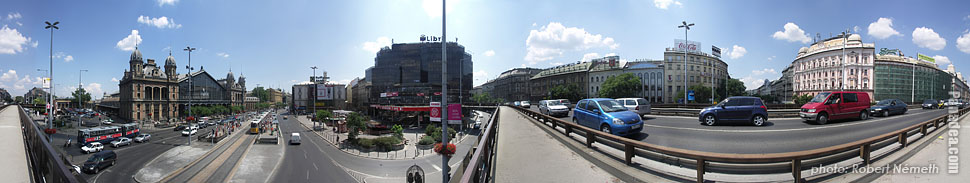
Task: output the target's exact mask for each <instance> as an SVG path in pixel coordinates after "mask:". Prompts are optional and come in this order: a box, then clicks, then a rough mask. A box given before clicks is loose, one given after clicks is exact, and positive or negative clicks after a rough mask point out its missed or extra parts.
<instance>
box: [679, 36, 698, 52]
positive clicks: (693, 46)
mask: <svg viewBox="0 0 970 183" xmlns="http://www.w3.org/2000/svg"><path fill="white" fill-rule="evenodd" d="M700 47H701V43H700V42H697V41H684V40H683V39H675V40H674V48H676V49H677V50H678V51H684V50H687V51H698V50H697V48H700Z"/></svg>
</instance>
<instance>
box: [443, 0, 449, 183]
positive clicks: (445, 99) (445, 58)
mask: <svg viewBox="0 0 970 183" xmlns="http://www.w3.org/2000/svg"><path fill="white" fill-rule="evenodd" d="M446 12H447V8H446V6H445V0H441V107H442V108H444V109H445V110H444V111H441V145H442V148H441V149H447V148H446V147H448V146H447V145H448V144H449V143H448V136H449V135H451V134H448V112H449V111H450V110H449V109H448V41H447V39H445V38H446V37H445V33H446V32H447V31H445V30H446V29H445V27H446V26H445V22H446V21H445V13H446ZM450 169H451V167H449V166H448V156H441V182H448V179H450V178H451V175H449V174H450V172H451V170H450Z"/></svg>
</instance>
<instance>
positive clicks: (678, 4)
mask: <svg viewBox="0 0 970 183" xmlns="http://www.w3.org/2000/svg"><path fill="white" fill-rule="evenodd" d="M440 3H441V1H431V0H360V1H335V0H323V1H318V0H312V1H311V0H291V1H232V0H204V1H203V0H105V1H69V0H37V1H5V2H4V3H3V6H0V26H2V27H0V72H2V75H0V88H5V89H7V90H8V91H9V92H10V93H11V95H14V96H17V95H23V94H24V93H25V92H26V91H27V90H29V89H30V88H32V87H35V86H40V84H41V77H45V76H46V75H47V73H46V71H37V70H38V69H44V70H47V69H48V68H49V67H50V64H49V62H50V59H51V57H50V55H52V53H51V52H53V65H54V66H53V67H54V68H53V69H54V77H53V78H54V79H53V80H54V83H55V87H56V89H57V91H56V92H57V93H58V95H61V96H66V95H63V94H67V93H69V91H73V90H74V89H75V88H77V86H78V82H80V83H81V85H82V86H83V87H84V88H85V89H86V90H87V91H89V92H91V93H92V94H93V97H94V98H100V97H101V96H102V94H103V93H108V94H110V93H114V92H117V91H118V80H119V79H121V78H122V76H123V75H124V71H125V70H126V69H128V60H129V56H130V55H131V52H132V50H133V49H134V47H135V46H136V44H137V47H138V49H139V50H140V51H141V52H142V54H143V55H144V58H145V59H155V60H156V62H159V63H160V64H161V63H163V61H164V60H165V57H167V56H168V55H169V54H170V53H171V54H172V56H174V57H175V59H176V63H177V64H178V65H179V69H178V73H186V72H187V71H186V70H185V65H187V64H188V58H189V53H188V52H186V51H183V48H185V47H188V46H191V47H193V48H197V49H198V50H196V51H193V52H192V53H191V54H192V55H191V57H192V61H193V62H192V66H194V67H195V68H196V69H198V68H203V69H205V70H206V71H208V72H209V73H210V74H211V75H213V76H214V77H216V78H224V77H225V76H226V74H227V73H228V72H229V71H230V69H231V71H232V72H233V74H234V75H235V76H237V77H238V76H239V75H244V76H246V80H247V86H248V87H249V89H252V88H253V87H256V86H257V85H258V86H263V87H272V88H283V89H284V90H286V91H289V88H290V86H291V85H292V84H294V83H299V82H302V81H305V80H308V78H309V77H310V76H311V75H313V74H314V73H313V70H312V69H310V67H312V66H317V67H318V68H319V69H317V71H316V74H317V75H322V73H323V72H327V74H328V76H330V77H331V80H332V81H334V82H338V83H348V82H350V81H351V80H353V79H354V78H362V77H364V70H365V69H366V68H368V67H371V66H373V65H374V57H375V53H376V52H377V51H378V50H380V48H381V47H384V46H388V45H390V44H392V42H393V43H409V42H418V41H419V40H418V38H419V36H420V35H433V36H440V35H441V23H442V20H441V18H442V17H441V13H442V12H441V11H442V10H441V9H442V8H441V4H440ZM447 5H448V6H447V8H445V9H446V11H447V16H446V17H447V36H446V39H447V40H449V41H455V40H457V42H458V43H459V44H461V45H463V46H464V47H465V49H466V52H468V53H470V54H471V55H472V60H473V62H474V65H473V67H474V69H473V70H474V71H475V73H474V77H475V78H474V79H473V80H474V83H475V85H480V84H482V83H484V82H485V81H487V80H489V79H494V78H495V77H496V76H498V75H499V74H501V73H502V72H503V71H506V70H509V69H511V68H516V67H533V68H549V67H553V66H556V65H560V64H567V63H575V62H577V61H584V60H589V59H591V58H599V57H604V56H607V55H618V56H620V58H621V59H623V60H629V61H632V60H636V59H662V58H663V50H664V48H667V47H672V45H673V44H674V39H684V30H683V29H679V28H677V27H676V26H677V25H680V24H681V22H682V21H687V22H688V23H694V24H695V26H693V27H692V28H691V30H690V31H689V33H688V35H687V36H688V37H687V38H688V39H689V40H691V41H699V42H701V44H702V47H701V50H710V46H711V45H715V46H718V47H720V48H721V49H722V55H723V56H722V60H724V61H725V62H727V63H728V65H729V69H728V71H729V73H730V75H731V77H733V78H738V79H741V80H742V81H744V82H745V85H746V86H747V87H748V88H749V89H751V88H755V87H757V86H759V85H760V84H761V83H762V82H763V80H764V79H769V80H775V79H778V77H780V75H781V71H782V70H783V69H784V68H785V67H786V66H787V65H788V64H790V63H791V62H792V60H794V58H795V56H796V54H797V50H798V48H800V47H803V46H809V44H810V43H811V41H812V38H813V37H815V35H816V34H820V35H821V36H822V38H823V39H824V38H828V37H830V35H836V34H838V33H840V32H841V31H844V30H846V29H848V30H850V31H852V32H853V33H857V34H860V35H861V36H862V40H863V42H866V43H875V45H876V49H877V50H878V49H880V48H890V49H893V48H898V49H900V50H902V52H903V53H905V54H906V55H907V56H912V55H915V53H917V52H918V53H921V54H925V55H929V56H933V57H936V58H937V59H936V60H937V63H938V64H940V65H941V67H943V68H945V67H946V66H947V65H948V64H949V63H953V64H954V65H955V67H956V68H957V71H970V62H968V59H970V8H966V7H970V2H966V1H956V0H954V1H933V0H930V1H920V2H919V3H912V2H907V1H896V0H889V1H848V2H843V1H835V0H822V1H767V0H749V1H687V0H535V1H514V0H448V1H447ZM45 21H51V22H54V21H59V22H60V24H58V26H59V27H60V29H57V30H54V32H53V50H51V46H52V45H51V30H49V29H44V26H45V24H44V22H45ZM708 52H709V51H708ZM79 70H88V72H83V73H82V72H80V71H79ZM79 75H80V79H81V80H80V81H79Z"/></svg>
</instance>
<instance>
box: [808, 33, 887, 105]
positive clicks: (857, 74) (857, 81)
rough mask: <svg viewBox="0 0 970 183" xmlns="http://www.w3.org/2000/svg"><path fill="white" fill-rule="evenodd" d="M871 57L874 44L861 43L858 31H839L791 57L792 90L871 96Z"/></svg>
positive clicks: (872, 58)
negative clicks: (844, 92)
mask: <svg viewBox="0 0 970 183" xmlns="http://www.w3.org/2000/svg"><path fill="white" fill-rule="evenodd" d="M874 57H875V45H874V44H873V43H863V42H862V38H861V36H859V35H858V34H851V35H839V36H836V37H832V38H829V39H825V40H821V41H817V42H815V43H813V44H812V45H811V46H809V47H802V48H800V49H799V50H798V56H797V57H796V58H795V60H794V61H792V67H793V68H792V69H794V72H793V75H792V82H793V84H794V85H793V87H794V93H795V95H806V94H807V95H812V96H814V95H816V94H818V93H821V92H826V91H840V90H844V91H858V92H866V93H869V96H870V97H873V96H875V95H874V93H873V83H872V80H873V73H874V72H873V64H874V60H875V58H874ZM843 58H844V59H843ZM843 60H845V61H844V62H843ZM843 81H844V82H843Z"/></svg>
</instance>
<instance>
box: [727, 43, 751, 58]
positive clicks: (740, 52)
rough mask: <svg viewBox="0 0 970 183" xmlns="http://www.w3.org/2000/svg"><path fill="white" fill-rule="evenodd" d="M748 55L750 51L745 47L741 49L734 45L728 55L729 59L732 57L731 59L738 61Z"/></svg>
mask: <svg viewBox="0 0 970 183" xmlns="http://www.w3.org/2000/svg"><path fill="white" fill-rule="evenodd" d="M747 53H748V49H745V48H744V47H741V46H738V45H734V46H733V47H732V48H731V51H730V52H728V54H727V55H728V57H731V59H738V58H741V57H743V56H744V54H747Z"/></svg>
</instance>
